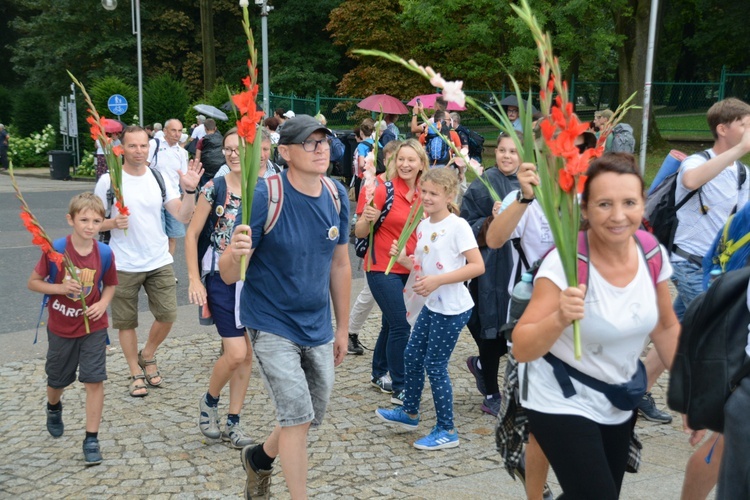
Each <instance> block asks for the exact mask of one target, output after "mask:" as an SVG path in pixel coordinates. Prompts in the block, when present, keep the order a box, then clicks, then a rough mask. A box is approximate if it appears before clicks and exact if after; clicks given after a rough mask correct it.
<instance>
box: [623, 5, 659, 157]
mask: <svg viewBox="0 0 750 500" xmlns="http://www.w3.org/2000/svg"><path fill="white" fill-rule="evenodd" d="M650 13H651V0H627V1H626V7H625V8H621V9H614V10H613V12H612V15H613V19H614V22H615V32H616V33H617V34H618V35H623V37H624V40H625V41H624V43H623V44H622V46H620V47H619V48H618V49H617V51H618V56H619V67H618V76H619V80H620V99H619V101H620V102H624V101H625V99H627V98H628V97H630V95H631V94H633V92H638V96H637V97H636V99H635V102H636V104H643V88H644V85H645V81H646V52H647V49H648V24H649V16H650ZM652 92H653V90H652ZM649 115H650V116H649V130H650V131H654V133H655V134H656V135H655V137H658V138H660V135H659V131H658V129H657V128H656V127H654V126H653V124H654V114H653V110H652V111H651V113H649ZM642 118H643V115H642V113H641V112H640V111H638V112H631V113H629V114H628V116H626V117H625V121H626V122H627V123H629V124H630V125H631V126H632V127H633V135H634V136H635V138H636V143H637V145H636V148H637V149H636V151H638V149H640V142H641V131H642V130H643V127H642V125H643V123H642ZM649 137H654V134H653V133H649Z"/></svg>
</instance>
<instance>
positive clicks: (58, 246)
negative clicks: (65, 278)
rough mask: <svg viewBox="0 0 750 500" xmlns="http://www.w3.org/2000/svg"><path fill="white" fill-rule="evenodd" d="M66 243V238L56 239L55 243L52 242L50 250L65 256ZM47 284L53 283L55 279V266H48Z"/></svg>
mask: <svg viewBox="0 0 750 500" xmlns="http://www.w3.org/2000/svg"><path fill="white" fill-rule="evenodd" d="M67 242H68V238H67V236H63V237H62V238H58V239H56V240H55V241H53V242H52V248H54V250H55V252H57V253H61V254H63V255H64V254H65V245H66V244H67ZM48 272H49V278H48V279H49V282H50V283H54V282H55V279H57V266H56V265H50V266H49V271H48Z"/></svg>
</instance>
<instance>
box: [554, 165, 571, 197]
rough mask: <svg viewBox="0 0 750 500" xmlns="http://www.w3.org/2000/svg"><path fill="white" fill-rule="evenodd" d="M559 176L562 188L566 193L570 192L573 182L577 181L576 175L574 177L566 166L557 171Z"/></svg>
mask: <svg viewBox="0 0 750 500" xmlns="http://www.w3.org/2000/svg"><path fill="white" fill-rule="evenodd" d="M557 178H558V182H559V183H560V188H561V189H562V190H563V191H565V192H566V193H570V191H571V190H572V189H573V184H574V183H575V177H573V176H572V175H571V174H570V173H569V172H568V171H567V170H565V169H564V168H561V169H560V170H558V171H557Z"/></svg>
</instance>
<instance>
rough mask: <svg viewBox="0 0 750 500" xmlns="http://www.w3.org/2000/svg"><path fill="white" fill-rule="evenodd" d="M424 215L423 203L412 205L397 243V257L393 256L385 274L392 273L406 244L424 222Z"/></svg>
mask: <svg viewBox="0 0 750 500" xmlns="http://www.w3.org/2000/svg"><path fill="white" fill-rule="evenodd" d="M423 213H424V210H423V208H422V203H421V202H420V203H419V204H418V205H412V207H411V210H409V215H408V217H407V218H406V224H404V228H403V229H402V230H401V236H399V237H398V241H397V242H396V247H397V249H396V255H393V256H391V260H390V261H389V262H388V267H386V268H385V274H388V273H390V272H391V269H392V268H393V265H394V264H395V263H396V260H397V259H398V256H399V255H401V252H402V251H403V250H404V248H405V247H406V242H407V241H409V238H411V235H412V234H413V233H414V231H415V230H416V229H417V226H418V225H419V223H420V222H422V214H423Z"/></svg>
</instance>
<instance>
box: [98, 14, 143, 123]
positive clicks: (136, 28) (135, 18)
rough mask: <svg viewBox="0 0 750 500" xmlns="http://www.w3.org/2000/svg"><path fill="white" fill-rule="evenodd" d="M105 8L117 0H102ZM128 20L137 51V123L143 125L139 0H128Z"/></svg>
mask: <svg viewBox="0 0 750 500" xmlns="http://www.w3.org/2000/svg"><path fill="white" fill-rule="evenodd" d="M102 7H104V9H105V10H115V9H116V8H117V0H102ZM130 20H131V21H132V23H133V34H134V35H135V36H136V46H137V51H138V124H139V125H140V126H141V127H142V126H143V56H142V50H141V0H130Z"/></svg>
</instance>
